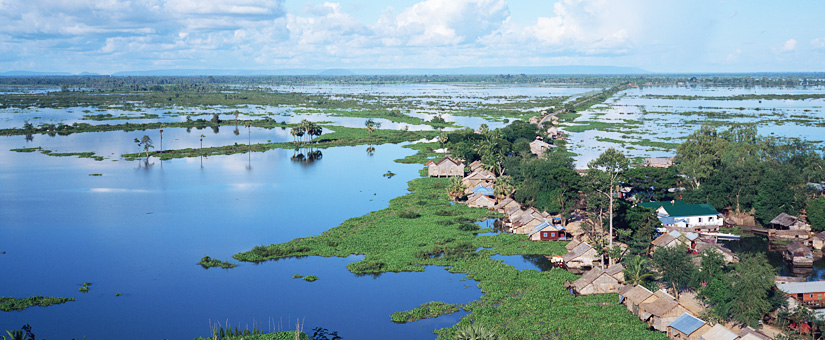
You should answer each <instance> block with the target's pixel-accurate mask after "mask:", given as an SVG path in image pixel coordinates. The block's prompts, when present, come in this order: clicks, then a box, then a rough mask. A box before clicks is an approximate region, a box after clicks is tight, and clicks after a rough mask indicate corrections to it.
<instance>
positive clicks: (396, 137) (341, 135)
mask: <svg viewBox="0 0 825 340" xmlns="http://www.w3.org/2000/svg"><path fill="white" fill-rule="evenodd" d="M329 128H330V129H331V130H334V132H332V133H328V134H325V135H321V136H319V137H316V138H315V139H313V140H312V141H310V142H307V143H302V144H298V143H260V144H252V145H243V144H237V143H235V144H233V145H225V146H214V147H205V148H202V149H199V148H186V149H176V150H163V151H152V152H149V156H155V157H160V159H162V160H166V159H173V158H186V157H199V156H213V155H231V154H236V153H245V152H249V151H252V152H263V151H268V150H272V149H276V148H277V149H294V148H297V147H305V148H313V149H325V148H330V147H336V146H353V145H365V144H385V143H401V142H407V141H415V140H419V139H422V138H432V137H434V136H435V135H436V132H435V131H403V130H402V131H399V130H375V132H373V133H369V132H367V129H361V128H347V127H342V126H330V127H329ZM122 156H123V157H124V158H126V159H127V160H135V159H138V158H140V157H142V156H141V154H139V153H129V154H124V155H122Z"/></svg>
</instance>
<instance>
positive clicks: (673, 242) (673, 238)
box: [650, 230, 698, 252]
mask: <svg viewBox="0 0 825 340" xmlns="http://www.w3.org/2000/svg"><path fill="white" fill-rule="evenodd" d="M697 237H698V235H697ZM650 243H651V244H653V251H654V252H655V251H656V249H659V248H670V247H676V246H678V245H685V246H686V247H690V246H691V243H690V240H688V238H687V237H686V236H685V235H683V234H682V233H680V232H678V231H676V230H671V231H670V232H667V233H664V234H662V235H659V237H657V238H656V239H654V240H653V241H652V242H650Z"/></svg>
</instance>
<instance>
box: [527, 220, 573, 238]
mask: <svg viewBox="0 0 825 340" xmlns="http://www.w3.org/2000/svg"><path fill="white" fill-rule="evenodd" d="M528 235H529V239H530V240H531V241H559V240H561V241H564V240H567V230H566V229H564V227H562V226H561V224H552V223H550V222H548V221H547V220H544V221H543V222H542V223H541V224H539V225H537V226H535V227H533V231H532V232H530V233H529V234H528Z"/></svg>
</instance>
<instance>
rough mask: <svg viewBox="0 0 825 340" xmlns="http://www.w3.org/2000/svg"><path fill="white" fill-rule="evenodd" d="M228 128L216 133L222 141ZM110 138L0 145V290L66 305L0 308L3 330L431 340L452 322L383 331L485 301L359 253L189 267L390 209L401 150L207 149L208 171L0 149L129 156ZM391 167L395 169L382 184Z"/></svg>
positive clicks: (470, 287)
mask: <svg viewBox="0 0 825 340" xmlns="http://www.w3.org/2000/svg"><path fill="white" fill-rule="evenodd" d="M170 130H171V129H170ZM226 130H227V131H226V132H224V129H221V132H220V134H221V135H223V134H227V136H226V137H225V138H232V137H233V136H234V135H233V134H232V133H231V131H230V130H229V129H226ZM193 133H195V132H193ZM121 134H123V133H120V132H115V133H102V134H77V135H72V136H56V137H53V138H52V137H45V136H35V140H34V141H32V142H29V143H26V142H25V140H23V137H22V136H13V137H3V138H0V183H2V188H3V190H2V191H0V221H2V222H1V223H0V251H5V252H6V254H5V255H0V272H2V273H4V279H3V280H2V285H0V296H13V297H26V296H32V295H47V296H65V297H75V298H77V301H74V302H69V303H66V304H63V305H58V306H51V307H47V308H39V307H34V308H29V309H27V310H24V311H20V312H10V313H5V312H4V313H2V314H0V329H19V327H20V326H21V325H23V324H25V323H29V324H31V325H32V326H33V327H34V331H35V333H36V334H37V335H38V336H39V337H41V338H48V339H70V338H83V337H86V338H88V339H164V338H168V339H191V338H193V337H196V336H206V335H208V333H209V322H210V320H211V321H212V322H215V321H220V322H226V321H227V320H228V322H230V323H232V324H235V325H237V324H240V325H242V326H245V325H247V324H248V325H249V326H250V327H251V326H252V325H253V323H255V324H256V325H259V326H261V328H263V329H265V330H269V329H270V325H273V324H274V325H276V326H273V327H272V328H271V329H272V330H278V329H284V330H286V329H291V328H294V323H295V320H296V318H300V319H301V320H302V322H304V323H305V329H307V330H309V329H311V328H313V327H319V326H320V327H325V328H328V329H330V330H336V331H338V332H339V333H340V334H341V335H342V336H344V338H347V339H368V338H373V339H375V338H385V339H386V338H394V339H427V338H434V337H435V336H434V334H433V333H432V330H433V329H437V328H443V327H449V326H451V325H452V324H454V323H455V322H456V321H457V318H458V317H460V316H461V314H453V315H448V316H444V317H441V318H438V319H435V320H428V321H426V322H423V323H411V324H407V325H396V324H393V323H392V322H390V321H389V320H390V319H389V316H390V314H391V313H392V312H394V311H400V310H407V309H412V308H414V307H417V306H418V305H420V304H422V303H425V302H429V301H445V302H449V303H466V302H469V301H472V300H475V299H478V297H479V296H480V292H479V290H478V288H477V287H476V285H475V282H474V281H464V280H462V279H463V278H464V276H462V275H455V274H450V273H448V272H447V271H445V270H444V269H442V268H438V267H432V268H427V270H426V271H425V272H423V273H387V274H384V275H381V276H379V277H377V278H376V277H372V276H364V277H358V276H355V275H353V274H352V273H350V272H348V271H347V270H346V264H347V263H349V262H351V261H356V260H358V259H359V258H360V257H357V256H352V257H349V258H317V257H310V258H302V259H286V260H281V261H274V262H266V263H262V264H259V265H254V264H249V263H241V265H240V266H239V267H237V268H234V269H231V270H222V269H219V268H212V269H209V270H204V269H203V268H201V267H199V266H197V265H195V263H196V262H198V260H199V259H200V258H201V257H202V256H204V255H209V256H212V257H214V258H218V259H222V260H227V259H230V258H231V256H232V254H235V253H237V252H240V251H245V250H249V249H250V248H252V247H253V246H256V245H261V244H270V243H277V242H286V241H289V240H291V239H294V238H297V237H306V236H311V235H317V234H320V233H321V232H323V231H325V230H327V229H329V228H331V227H335V226H337V225H339V224H340V223H341V222H343V221H344V220H345V219H347V218H351V217H356V216H360V215H363V214H366V213H367V212H369V211H374V210H378V209H382V208H385V207H386V206H387V204H388V203H387V202H388V201H389V199H391V198H393V197H397V196H399V195H402V194H404V193H405V192H406V188H407V184H406V182H407V181H409V180H410V179H412V178H416V177H418V171H419V170H420V168H421V166H420V165H403V164H398V163H394V162H393V160H394V159H396V158H399V157H403V156H404V155H408V154H411V153H412V151H411V150H409V149H403V148H401V147H400V146H398V145H382V146H377V147H376V149H377V150H376V152H375V154H374V155H373V156H369V155H367V153H366V152H365V149H366V146H358V147H341V148H331V149H326V150H322V152H323V158H322V159H321V160H319V161H315V162H312V163H305V162H292V161H290V157H291V156H292V155H293V153H294V151H292V150H271V151H268V152H265V153H255V154H252V155H251V157H249V156H248V155H245V154H244V155H231V156H220V157H217V156H214V157H209V158H206V159H203V163H202V164H203V166H201V160H200V159H197V158H192V159H177V160H172V161H165V162H163V164H161V163H160V162H159V161H156V160H153V161H150V163H149V164H148V165H146V164H145V163H143V162H142V161H133V162H127V161H122V160H117V161H115V160H116V157H113V159H107V160H104V161H102V162H96V161H93V160H91V159H80V158H75V157H48V156H45V155H42V154H39V153H15V152H10V151H8V150H9V149H10V148H14V147H20V146H21V145H22V146H25V145H30V146H32V145H44V147H46V146H48V147H49V148H51V147H54V148H56V149H62V148H66V149H70V150H72V151H78V150H86V149H90V150H87V151H91V150H95V151H101V152H107V151H108V152H110V153H115V154H119V153H120V152H132V151H133V150H134V148H135V146H134V143H132V142H131V139H132V138H134V136H133V135H134V132H132V133H126V134H124V135H123V136H121ZM169 136H176V138H177V139H183V138H184V137H188V136H190V135H189V134H186V133H185V132H174V133H172V132H170V134H169ZM253 136H254V131H253ZM241 137H244V138H245V137H246V136H243V134H241ZM266 138H269V137H266ZM189 139H191V138H189ZM174 140H175V138H171V137H170V138H169V143H173V142H172V141H174ZM207 140H211V139H207ZM166 142H167V137H166V134H165V136H164V143H166ZM156 143H157V142H156ZM181 143H184V142H182V141H181ZM191 143H194V142H192V141H186V142H185V144H186V145H190V144H191ZM106 144H108V145H109V146H107V145H106ZM121 144H123V145H121ZM61 145H62V147H61ZM388 170H390V171H392V172H394V173H396V174H397V176H395V177H393V178H391V179H387V178H384V177H382V176H381V174H383V173H385V172H387V171H388ZM92 173H101V174H102V175H103V176H99V177H97V176H89V174H92ZM293 274H301V275H316V276H318V277H319V280H318V281H316V282H313V283H308V282H305V281H303V280H298V279H292V275H293ZM85 281H88V282H92V283H93V285H92V286H91V291H90V292H89V293H86V294H83V293H80V292H78V288H79V287H80V285H81V284H82V283H83V282H85ZM116 293H120V294H122V296H115V294H116ZM277 325H280V327H279V326H277Z"/></svg>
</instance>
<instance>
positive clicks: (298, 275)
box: [292, 274, 304, 279]
mask: <svg viewBox="0 0 825 340" xmlns="http://www.w3.org/2000/svg"><path fill="white" fill-rule="evenodd" d="M302 277H304V276H303V275H301V274H295V275H292V278H293V279H300V278H302Z"/></svg>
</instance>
